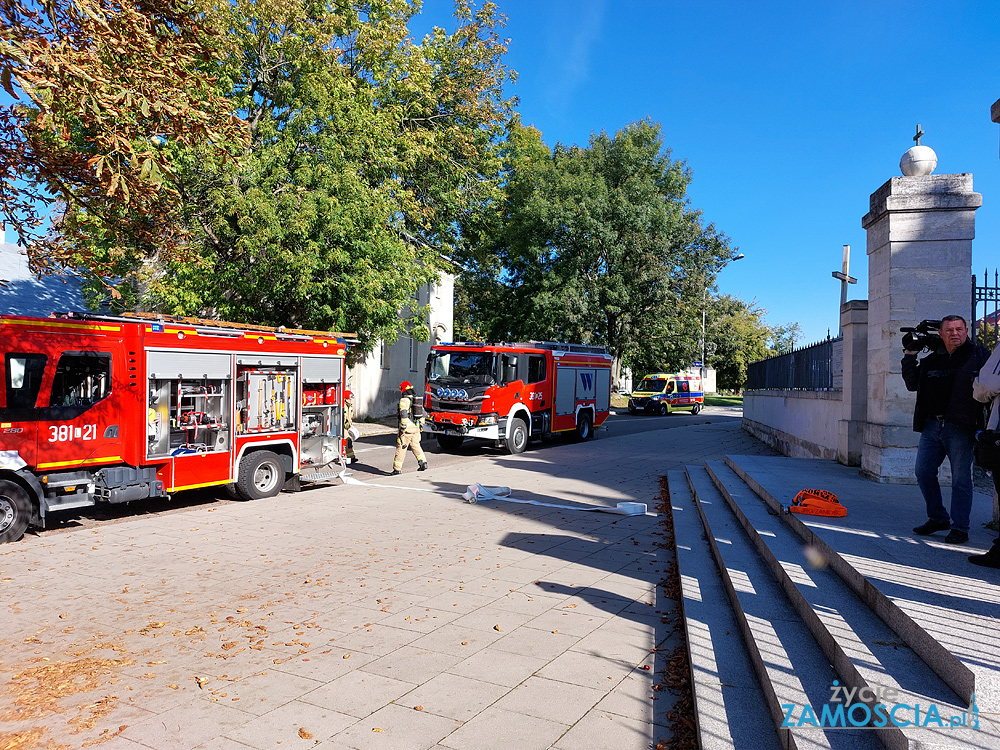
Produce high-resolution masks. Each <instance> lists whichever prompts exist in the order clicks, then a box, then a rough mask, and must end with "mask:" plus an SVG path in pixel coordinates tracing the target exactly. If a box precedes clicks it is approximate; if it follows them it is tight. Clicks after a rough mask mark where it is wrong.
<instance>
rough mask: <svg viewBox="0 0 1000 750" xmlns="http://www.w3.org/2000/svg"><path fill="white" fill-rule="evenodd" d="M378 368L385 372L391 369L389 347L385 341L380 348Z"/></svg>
mask: <svg viewBox="0 0 1000 750" xmlns="http://www.w3.org/2000/svg"><path fill="white" fill-rule="evenodd" d="M378 366H379V367H381V368H382V369H383V370H388V369H389V345H388V344H387V343H385V342H384V341H383V342H382V343H381V344H379V348H378Z"/></svg>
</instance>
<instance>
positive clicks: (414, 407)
mask: <svg viewBox="0 0 1000 750" xmlns="http://www.w3.org/2000/svg"><path fill="white" fill-rule="evenodd" d="M399 393H400V397H399V411H398V417H399V428H398V429H399V434H398V437H397V438H396V456H395V458H394V459H393V461H392V474H393V475H396V474H402V473H403V471H402V470H403V458H404V457H405V456H406V449H407V448H409V449H410V450H411V451H413V455H414V456H416V457H417V471H426V469H427V460H426V459H425V458H424V452H423V450H422V449H421V448H420V429H421V428H422V427H423V424H424V409H423V404H421V403H420V400H419V399H418V398H417V397H416V395H415V394H414V392H413V384H412V383H410V382H408V381H406V380H404V381H403V382H402V383H400V384H399Z"/></svg>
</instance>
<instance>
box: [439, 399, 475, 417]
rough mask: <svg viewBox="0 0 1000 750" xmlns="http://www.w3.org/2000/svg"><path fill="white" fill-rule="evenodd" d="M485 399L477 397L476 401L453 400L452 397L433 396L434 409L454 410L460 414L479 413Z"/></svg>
mask: <svg viewBox="0 0 1000 750" xmlns="http://www.w3.org/2000/svg"><path fill="white" fill-rule="evenodd" d="M482 403H483V400H482V399H481V398H477V399H476V400H475V401H452V400H451V399H444V398H437V397H434V396H432V397H431V410H432V411H452V412H456V413H460V414H478V413H479V412H480V410H481V409H482Z"/></svg>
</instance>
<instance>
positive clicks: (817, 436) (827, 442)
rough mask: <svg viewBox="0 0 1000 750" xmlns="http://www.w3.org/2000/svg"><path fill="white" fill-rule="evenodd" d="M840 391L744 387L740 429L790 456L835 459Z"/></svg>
mask: <svg viewBox="0 0 1000 750" xmlns="http://www.w3.org/2000/svg"><path fill="white" fill-rule="evenodd" d="M842 412H843V393H842V392H840V391H747V392H746V393H744V395H743V429H744V430H746V431H747V432H749V433H750V434H751V435H753V436H754V437H756V438H757V439H758V440H762V441H763V442H765V443H767V444H768V445H770V446H771V447H772V448H774V449H775V450H776V451H778V452H779V453H782V454H784V455H786V456H791V457H793V458H827V459H833V460H836V458H837V445H838V440H839V438H838V433H839V429H840V421H841V415H842Z"/></svg>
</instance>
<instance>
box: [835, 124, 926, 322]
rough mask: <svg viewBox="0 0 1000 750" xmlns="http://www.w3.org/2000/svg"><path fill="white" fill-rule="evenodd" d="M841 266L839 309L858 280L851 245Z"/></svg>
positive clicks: (846, 246)
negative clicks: (851, 285)
mask: <svg viewBox="0 0 1000 750" xmlns="http://www.w3.org/2000/svg"><path fill="white" fill-rule="evenodd" d="M919 128H920V126H919V125H918V126H917V129H918V130H919ZM920 135H923V133H920V134H919V135H918V136H917V137H918V138H919V137H920ZM842 268H843V270H842V271H833V273H832V276H833V278H835V279H840V307H841V309H843V307H844V303H845V302H847V285H848V284H857V283H858V280H857V279H856V278H854V277H853V276H851V275H850V273H849V271H850V268H851V246H850V245H844V263H843V265H842ZM837 318H838V319H839V318H840V314H839V313H838V314H837ZM840 332H841V333H843V332H844V329H843V328H842V327H841V328H840Z"/></svg>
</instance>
